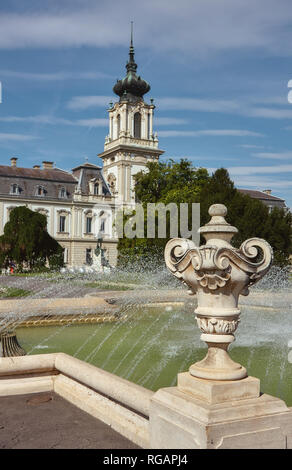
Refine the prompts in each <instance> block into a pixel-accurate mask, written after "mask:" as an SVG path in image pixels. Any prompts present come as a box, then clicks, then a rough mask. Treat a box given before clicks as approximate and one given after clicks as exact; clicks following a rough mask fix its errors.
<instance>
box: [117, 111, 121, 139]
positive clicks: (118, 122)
mask: <svg viewBox="0 0 292 470" xmlns="http://www.w3.org/2000/svg"><path fill="white" fill-rule="evenodd" d="M120 130H121V116H120V115H119V114H118V116H117V138H119V136H120Z"/></svg>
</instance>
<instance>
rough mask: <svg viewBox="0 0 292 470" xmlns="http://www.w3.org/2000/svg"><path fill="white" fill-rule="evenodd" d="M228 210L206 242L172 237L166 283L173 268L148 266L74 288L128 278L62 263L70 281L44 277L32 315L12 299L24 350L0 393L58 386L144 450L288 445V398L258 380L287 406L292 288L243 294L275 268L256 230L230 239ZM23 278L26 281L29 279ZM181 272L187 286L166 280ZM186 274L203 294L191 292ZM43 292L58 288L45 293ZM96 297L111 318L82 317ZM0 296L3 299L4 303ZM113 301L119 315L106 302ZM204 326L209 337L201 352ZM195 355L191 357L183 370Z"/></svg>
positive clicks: (3, 368) (0, 364)
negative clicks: (107, 286)
mask: <svg viewBox="0 0 292 470" xmlns="http://www.w3.org/2000/svg"><path fill="white" fill-rule="evenodd" d="M226 212H227V211H226V208H225V207H224V206H222V205H214V206H212V207H211V208H210V215H211V221H210V222H209V223H208V224H206V226H205V227H202V228H201V229H200V233H201V234H202V235H203V236H204V237H205V239H206V244H205V245H203V246H200V247H196V246H195V245H194V244H193V243H192V242H191V241H190V240H182V239H174V240H171V241H170V242H169V243H168V244H167V246H166V249H165V256H166V265H167V268H168V269H169V270H170V272H171V273H172V274H173V275H174V276H169V274H168V278H169V279H170V281H171V282H169V281H168V278H167V276H165V272H167V271H166V270H165V271H164V270H161V269H157V274H153V271H154V270H153V269H152V273H151V275H147V276H146V275H145V273H142V272H141V273H139V276H140V275H141V276H140V277H139V276H138V274H137V273H135V274H131V276H130V278H129V277H128V278H127V281H128V282H129V283H132V282H134V281H135V282H136V281H137V280H138V279H139V281H140V282H139V283H138V284H136V288H135V289H134V290H133V291H131V290H128V291H126V292H124V293H123V292H119V293H118V292H116V293H115V294H114V293H113V292H110V293H109V294H106V293H105V292H103V294H102V296H101V297H102V298H101V297H100V298H98V297H92V296H89V297H80V298H70V296H68V293H69V292H70V290H72V291H73V286H76V283H79V282H80V283H81V282H83V283H86V282H88V281H89V280H90V281H93V280H94V281H96V280H98V279H99V280H102V281H103V282H108V283H110V282H111V283H112V282H113V281H114V280H116V281H118V280H119V281H120V280H121V277H122V280H123V282H125V277H123V276H125V273H122V274H121V273H118V272H112V273H111V275H110V276H108V277H107V274H106V273H104V274H103V275H101V274H100V275H98V274H96V273H95V274H94V273H88V272H83V273H71V274H68V273H63V274H62V276H63V279H64V281H62V276H60V277H58V278H57V279H54V282H53V283H52V284H51V285H49V287H48V285H47V284H46V285H45V284H43V288H44V291H41V292H39V291H38V292H37V293H36V294H32V296H31V297H30V298H27V299H26V300H27V301H28V302H29V315H28V314H26V313H25V312H24V305H23V304H24V301H21V300H20V301H19V300H18V301H17V300H13V305H14V306H15V307H13V309H12V307H11V310H9V312H11V314H10V313H9V315H4V314H3V316H2V328H3V329H4V331H5V329H8V327H9V329H10V330H11V329H12V326H13V327H17V334H18V338H19V340H20V341H19V342H20V344H21V345H22V346H23V347H24V349H25V351H26V352H27V355H26V356H23V357H18V358H17V357H11V358H9V357H2V358H1V359H0V394H1V393H2V395H5V394H12V395H13V394H15V393H36V392H39V391H44V390H54V391H55V392H56V393H58V394H60V395H61V396H63V397H64V398H65V399H66V400H69V401H71V402H72V403H74V404H76V405H77V406H78V407H80V408H81V409H84V410H85V411H87V412H88V413H90V414H92V415H93V416H95V417H97V418H98V419H101V420H102V421H104V422H106V423H108V424H110V426H112V427H113V428H114V429H116V430H117V431H118V432H120V433H121V434H123V435H125V436H127V437H128V438H129V439H131V440H132V441H133V442H135V443H136V444H138V445H139V446H142V447H145V448H180V449H183V448H226V447H227V448H249V447H257V446H259V447H263V448H269V447H292V441H291V439H292V418H291V410H290V409H289V408H288V407H287V406H286V404H285V403H284V401H283V400H281V399H279V398H274V397H272V396H270V395H267V394H266V393H264V394H261V393H260V381H259V379H258V378H256V377H258V376H260V378H261V388H262V389H264V390H265V391H268V392H269V393H271V394H275V395H277V396H280V397H281V398H284V399H288V400H290V405H291V404H292V401H291V399H292V395H291V391H289V380H290V379H289V366H290V365H289V364H288V361H287V360H286V361H285V358H284V354H285V352H286V350H287V344H288V342H287V338H288V336H287V335H289V334H290V335H291V333H292V329H291V325H290V324H289V318H288V315H287V313H288V310H287V307H288V304H287V298H286V299H285V298H284V296H283V293H280V292H276V293H273V294H272V295H268V296H267V295H266V294H265V293H263V292H261V291H256V292H255V290H253V295H254V294H258V295H255V299H256V302H257V303H258V305H253V302H251V303H250V302H248V299H249V298H250V297H240V295H241V296H242V295H244V296H246V295H247V294H248V288H249V287H251V286H253V285H254V284H255V283H257V282H258V281H259V280H260V279H261V277H263V276H264V275H265V274H266V273H267V272H268V270H269V268H270V266H271V263H272V251H271V248H270V246H269V245H268V244H267V243H266V242H265V241H264V240H260V239H257V238H255V239H251V240H248V241H246V242H244V243H243V244H242V246H241V247H240V249H236V248H234V247H233V246H232V245H231V243H230V241H231V238H232V236H233V235H234V234H235V233H236V231H237V230H236V228H235V227H232V226H230V225H229V224H228V223H227V222H226V221H225V216H226ZM138 268H141V267H140V266H139V267H138ZM156 275H157V277H155V276H156ZM158 276H159V277H158ZM266 277H268V276H266ZM25 279H26V278H23V279H22V280H21V281H19V282H21V283H25V282H28V280H25ZM82 279H83V280H82ZM177 280H180V281H182V283H179V287H180V286H182V287H180V288H179V289H172V290H169V288H170V287H171V288H173V287H175V284H176V283H177ZM39 281H41V279H38V281H37V285H38V286H39V285H40V283H41V282H39ZM166 282H167V283H166ZM183 284H184V285H186V286H187V287H188V289H189V294H194V293H196V296H192V295H191V296H188V295H187V292H186V289H184V288H183ZM29 285H30V284H28V285H24V287H26V288H27V289H29ZM84 285H85V284H84ZM133 286H134V284H132V287H133ZM157 286H159V288H157ZM145 287H148V288H149V287H150V288H152V290H151V289H150V290H146V289H145ZM163 287H164V288H165V290H163ZM74 289H75V287H74ZM78 289H79V288H78ZM78 289H77V292H79V290H78ZM74 292H76V291H74ZM35 295H36V297H37V298H35ZM95 295H96V294H95ZM281 295H282V298H280V299H279V296H281ZM289 295H290V294H289ZM42 296H45V297H49V296H51V298H43V299H41V302H40V298H41V297H42ZM52 296H53V297H58V296H60V298H55V299H54V298H52ZM114 296H115V297H114ZM277 296H278V297H277ZM62 297H63V298H62ZM112 297H114V299H113V298H112ZM107 298H108V299H109V300H110V302H109V303H107V302H106V300H107ZM187 298H189V301H186V299H187ZM276 298H277V299H276ZM119 299H120V300H119ZM239 299H240V301H239ZM275 299H276V300H277V302H279V301H280V304H281V305H280V307H279V303H278V304H277V306H275V302H274V301H275ZM89 300H90V302H91V301H92V304H94V303H95V304H96V305H95V307H94V308H95V309H96V308H97V307H98V309H100V312H101V313H102V316H103V313H104V311H105V310H107V314H108V313H111V312H112V313H114V315H111V316H115V318H114V319H113V321H112V322H109V321H106V322H102V323H99V324H97V323H96V322H95V323H88V324H83V325H79V326H78V325H77V323H79V322H80V323H82V322H83V321H84V320H86V318H87V313H88V312H89V313H90V312H91V313H93V310H92V311H91V309H93V305H91V303H90V304H89V303H88V301H89ZM112 300H114V302H112ZM77 301H78V302H77ZM166 301H167V302H166ZM178 301H179V302H178ZM2 302H4V304H3V308H4V305H6V304H5V302H9V301H5V300H3V301H2ZM39 302H40V305H37V304H38V303H39ZM98 302H99V303H98ZM69 304H70V311H68V307H69ZM196 304H197V305H196ZM150 305H151V306H150ZM16 306H17V308H16ZM73 306H74V309H73ZM85 306H86V309H87V310H86V309H85ZM282 306H284V308H282ZM44 307H45V309H44ZM275 307H276V308H275ZM112 308H114V309H116V310H115V311H116V312H117V315H115V312H114V311H113V310H111V312H109V309H112ZM41 309H42V311H43V314H42V313H41V311H40V310H41ZM63 309H64V311H63ZM88 309H90V310H88ZM194 309H195V315H196V319H197V323H198V326H199V328H197V327H196V325H195V322H194V320H193V315H192V314H193V312H194ZM240 309H241V310H242V317H244V318H243V321H242V322H241V323H240V333H241V334H240V336H239V338H238V339H239V341H238V342H239V347H236V348H234V347H233V345H234V340H235V332H236V330H237V327H238V325H239V321H240V316H241V315H240ZM57 310H59V313H61V315H59V316H58V315H57V313H56V311H57ZM66 310H67V314H66ZM32 313H33V315H34V316H40V317H41V319H37V320H36V322H35V325H36V324H38V325H41V324H42V325H46V326H39V327H37V326H34V327H30V326H29V325H30V322H33V321H35V320H32V317H31V315H32ZM69 313H70V314H69ZM258 313H260V314H258ZM57 316H58V318H57ZM88 316H90V314H89V315H88ZM91 316H92V315H91ZM71 317H72V318H71ZM73 317H74V321H73ZM75 320H76V321H75ZM55 321H56V324H55V326H50V325H54V322H55ZM22 322H23V323H22ZM24 323H25V324H26V326H21V325H23V324H24ZM261 328H262V334H261ZM200 330H201V339H202V340H203V342H204V343H206V344H207V347H208V352H207V355H206V357H205V358H204V359H202V357H203V354H202V353H204V348H205V346H203V347H200V341H199V331H200ZM290 338H291V336H290ZM290 338H289V339H290ZM280 340H281V342H280ZM16 341H17V340H16ZM285 341H286V343H285ZM238 342H236V344H237V343H238ZM229 346H230V348H229ZM285 347H286V349H285ZM228 348H229V349H230V350H231V352H230V354H231V356H233V359H231V357H230V356H229V352H228ZM60 350H61V351H62V353H59V351H60ZM276 351H277V354H275V352H276ZM64 353H65V354H64ZM16 354H17V355H20V354H21V351H20V350H17V351H16ZM194 358H195V360H194ZM192 359H193V362H195V361H196V362H195V364H193V365H191V366H190V368H189V371H188V372H182V371H185V370H186V369H187V368H188V367H189V364H190V363H191V362H192ZM234 359H235V360H234ZM237 361H239V362H241V361H243V364H244V366H245V367H244V366H243V365H241V364H240V363H238V362H237ZM178 372H179V373H178ZM248 372H251V373H252V374H254V375H255V376H256V377H252V376H250V375H248ZM51 373H52V376H51V377H50V376H48V374H51ZM177 373H178V376H177ZM29 374H30V375H29ZM115 374H117V375H115ZM1 375H2V380H1ZM69 377H71V379H69ZM93 377H95V379H94V380H93ZM176 379H177V386H174V385H175V383H176ZM104 380H106V381H108V382H107V386H106V387H105V383H104ZM124 386H126V389H125V393H122V395H121V396H119V390H120V389H122V388H123V387H124ZM87 387H89V388H87ZM144 387H146V388H144ZM164 387H167V388H164ZM290 390H291V387H290ZM89 391H90V393H89ZM137 393H138V395H137ZM283 395H284V396H283ZM137 397H138V401H137ZM115 400H116V401H117V402H118V403H119V407H117V406H116V405H117V403H115ZM114 409H116V411H114V413H113V410H114ZM135 410H136V411H135ZM129 423H130V424H129ZM137 430H138V432H137Z"/></svg>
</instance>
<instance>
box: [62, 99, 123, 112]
mask: <svg viewBox="0 0 292 470" xmlns="http://www.w3.org/2000/svg"><path fill="white" fill-rule="evenodd" d="M113 100H114V98H113V97H112V96H98V95H97V96H73V98H72V99H71V100H70V101H69V102H68V103H67V108H69V109H72V110H74V111H80V110H83V109H88V108H95V107H102V108H103V107H106V106H109V103H110V102H111V101H113Z"/></svg>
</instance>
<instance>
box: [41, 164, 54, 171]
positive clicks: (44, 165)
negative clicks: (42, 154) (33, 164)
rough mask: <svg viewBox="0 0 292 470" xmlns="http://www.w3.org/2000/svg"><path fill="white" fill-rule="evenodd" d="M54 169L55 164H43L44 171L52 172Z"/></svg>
mask: <svg viewBox="0 0 292 470" xmlns="http://www.w3.org/2000/svg"><path fill="white" fill-rule="evenodd" d="M52 168H53V162H43V169H44V170H51V169H52Z"/></svg>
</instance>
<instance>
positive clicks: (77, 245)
mask: <svg viewBox="0 0 292 470" xmlns="http://www.w3.org/2000/svg"><path fill="white" fill-rule="evenodd" d="M126 70H127V74H126V77H125V78H124V79H122V80H118V81H117V83H116V84H115V86H114V88H113V91H114V92H115V93H116V94H117V95H118V97H119V100H118V101H117V102H116V103H114V104H113V103H111V104H110V109H109V110H108V113H109V134H108V135H107V136H106V138H105V144H104V151H103V152H102V153H100V154H99V157H101V159H102V161H103V167H100V166H97V165H94V164H91V163H84V164H81V165H79V166H77V167H76V168H73V169H72V172H67V171H64V170H61V169H58V168H54V165H53V162H43V166H42V167H41V166H40V165H35V166H34V167H33V168H21V167H19V166H18V165H17V160H18V159H17V158H15V157H13V158H11V165H10V166H7V165H0V234H2V233H3V231H4V226H5V224H6V223H7V222H8V220H9V213H10V211H11V210H12V209H13V208H15V207H17V206H26V207H28V208H29V209H31V210H34V211H38V212H40V213H42V214H44V215H46V217H47V221H48V223H47V229H48V232H49V234H50V235H51V236H52V237H54V238H55V239H56V240H57V241H58V242H59V243H60V244H61V245H62V246H63V248H64V261H65V263H66V265H67V266H68V267H80V266H84V265H91V263H92V260H93V256H94V251H95V249H96V246H97V242H98V243H99V244H100V243H101V248H102V249H103V253H104V257H105V258H106V259H107V261H108V263H109V264H110V265H111V266H115V265H116V262H117V242H118V240H117V238H116V237H115V233H114V228H113V223H114V215H115V213H116V211H118V210H119V209H120V208H125V207H129V208H132V207H134V206H135V188H134V175H135V174H136V173H138V172H139V171H141V170H145V168H146V164H147V162H148V161H155V160H158V159H159V156H160V155H161V154H162V153H163V151H162V150H159V148H158V139H157V134H156V133H154V132H153V112H154V108H155V106H154V104H153V100H150V104H147V103H146V102H145V101H144V99H143V96H144V95H145V94H146V93H147V92H148V91H149V90H150V85H149V84H148V83H147V82H146V81H145V80H143V79H142V78H141V77H140V76H138V75H137V74H136V71H137V64H136V63H135V60H134V47H133V38H132V35H131V43H130V50H129V60H128V63H127V65H126Z"/></svg>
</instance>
